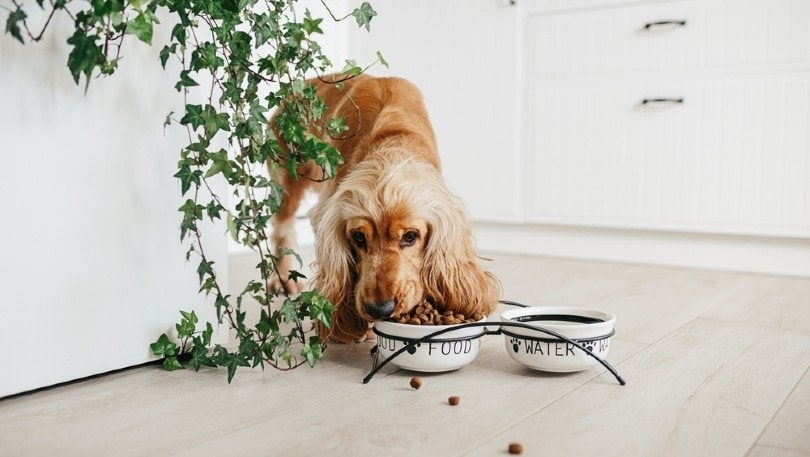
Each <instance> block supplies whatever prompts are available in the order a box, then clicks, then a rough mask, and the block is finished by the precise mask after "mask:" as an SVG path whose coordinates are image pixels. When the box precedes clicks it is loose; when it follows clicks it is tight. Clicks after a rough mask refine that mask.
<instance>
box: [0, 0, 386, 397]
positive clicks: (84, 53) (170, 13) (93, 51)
mask: <svg viewBox="0 0 810 457" xmlns="http://www.w3.org/2000/svg"><path fill="white" fill-rule="evenodd" d="M2 1H6V0H2ZM297 1H298V0H148V1H147V0H89V1H85V0H47V1H46V0H36V4H37V7H39V8H41V9H42V10H43V11H44V13H45V14H44V17H45V20H44V22H43V23H42V24H41V25H40V26H39V27H33V28H32V26H31V25H30V24H29V17H28V14H27V13H26V6H25V5H24V3H23V2H20V1H18V0H10V4H4V3H0V8H1V9H3V10H5V11H6V12H7V14H8V16H7V19H6V33H8V34H10V35H11V36H12V37H14V38H15V39H17V40H18V41H19V42H21V43H25V42H26V40H28V41H39V40H41V39H42V37H43V36H44V34H45V32H46V30H47V28H48V26H49V25H50V24H51V22H52V19H53V17H54V16H55V15H56V14H66V15H68V16H69V17H70V18H71V19H72V20H73V23H74V30H73V33H72V35H71V36H70V37H69V38H68V39H67V43H68V44H69V45H70V47H71V48H70V49H71V50H70V53H69V55H68V60H67V67H68V69H69V71H70V73H71V75H72V76H73V79H74V81H75V82H76V83H77V84H80V83H81V81H82V80H83V81H84V88H85V90H87V88H88V85H89V83H90V81H91V79H92V78H94V77H96V76H98V75H111V74H113V73H114V72H115V70H116V69H117V68H118V65H119V62H120V60H121V57H122V55H121V52H122V49H123V45H124V41H125V38H126V37H128V36H134V37H135V38H137V39H138V40H139V41H141V42H143V43H146V44H147V45H153V46H154V44H153V43H152V39H153V32H154V28H155V27H156V26H157V25H158V24H160V21H161V20H163V21H167V22H169V23H170V24H173V25H172V29H171V34H170V39H169V42H168V43H166V44H165V45H163V46H162V48H161V51H160V64H161V65H162V66H163V68H164V69H166V68H167V64H168V63H169V62H170V60H174V61H176V62H177V64H178V65H172V67H173V68H180V70H179V74H178V78H177V82H176V84H175V86H174V87H175V89H176V90H177V91H178V92H179V93H180V94H181V96H182V97H183V100H184V105H185V108H184V109H185V111H184V112H183V113H178V114H175V113H169V115H168V116H167V117H166V119H165V125H166V126H170V125H178V126H180V127H181V128H183V129H185V131H186V132H187V138H188V144H187V145H186V146H184V147H183V148H182V150H181V151H180V159H179V161H178V165H177V172H176V173H175V175H174V176H175V177H176V178H177V179H178V180H179V182H180V190H181V193H182V195H183V198H184V202H183V204H182V205H181V206H180V208H179V211H180V212H181V213H182V222H181V224H180V238H181V240H182V241H183V242H184V243H187V245H188V249H187V251H186V254H185V257H186V260H187V261H191V260H192V258H194V259H195V260H196V261H198V266H197V273H198V276H199V283H200V292H202V293H204V294H205V295H206V296H209V297H211V298H213V302H214V306H215V307H216V312H217V318H218V322H219V323H220V324H223V323H224V324H227V326H228V327H229V328H230V329H232V330H233V331H234V332H235V334H236V342H235V343H236V344H235V346H236V347H235V349H229V348H227V347H225V346H222V345H215V346H214V347H213V348H212V347H210V346H211V338H212V335H213V329H214V326H213V325H212V324H211V323H210V322H207V323H205V325H204V326H203V327H204V328H203V329H202V330H199V329H198V324H199V322H198V317H197V315H196V313H194V312H193V311H192V312H186V311H181V320H180V322H178V323H177V324H176V325H175V329H176V332H177V339H176V340H174V341H172V339H170V338H169V336H168V335H166V334H163V335H160V337H159V338H158V339H157V340H156V341H155V342H154V343H152V344H151V346H150V348H151V351H152V353H153V354H154V355H156V356H159V357H162V358H163V365H164V367H165V368H167V369H169V370H175V369H181V368H184V367H185V366H186V365H190V366H191V367H193V368H194V369H195V370H199V368H200V367H202V366H209V367H226V368H227V374H228V382H231V380H232V379H233V376H234V374H235V372H236V370H237V368H238V367H254V368H255V367H257V366H261V367H262V368H264V367H265V365H269V366H272V367H275V368H278V369H281V370H287V369H292V368H295V367H298V366H300V365H303V364H308V365H310V366H314V365H315V363H316V362H317V361H318V360H319V359H320V358H321V357H322V355H323V349H324V348H325V345H324V342H323V341H322V340H321V339H320V338H319V336H318V335H317V332H315V331H314V327H313V325H312V323H313V322H315V321H318V322H320V323H321V324H323V325H324V326H326V327H331V325H332V312H333V311H334V306H333V305H332V304H331V303H329V301H328V300H327V299H326V298H324V297H323V296H322V295H321V294H319V293H318V292H317V291H306V292H303V293H301V294H299V295H298V296H295V297H292V296H288V295H287V294H286V293H285V292H284V291H283V290H274V289H273V288H272V287H271V285H270V284H271V281H270V279H271V278H272V277H273V275H277V274H278V272H277V270H276V263H277V262H278V261H279V257H278V256H277V255H276V254H275V253H274V252H275V251H274V250H273V248H272V246H271V245H270V237H269V233H268V231H269V221H270V218H271V217H272V216H273V215H274V214H275V213H276V212H278V210H279V206H280V204H281V201H282V199H283V196H284V189H282V188H281V186H280V185H279V184H278V183H276V182H275V181H274V180H272V178H268V177H266V175H265V174H264V173H263V172H262V171H263V169H264V168H265V167H266V166H269V167H271V168H272V169H274V171H278V170H287V171H288V172H289V173H292V174H295V173H296V172H297V170H298V168H299V166H300V165H302V164H304V163H307V162H309V161H314V162H315V163H316V164H318V165H319V166H320V167H321V168H322V169H323V172H324V176H326V177H327V178H331V177H333V176H334V174H335V171H336V169H337V167H338V166H339V165H340V164H341V162H342V159H341V156H340V153H339V152H338V151H337V150H336V149H335V148H334V147H333V146H331V145H330V144H329V143H327V142H324V141H322V140H320V139H318V138H317V137H315V136H314V135H312V134H310V133H309V130H308V129H309V128H310V127H311V126H316V128H317V129H319V130H320V131H322V132H325V133H327V134H329V135H332V136H339V135H340V134H341V133H343V132H345V131H346V130H347V127H346V125H345V123H344V122H343V119H325V118H324V112H325V110H326V106H325V104H324V102H323V100H322V99H320V98H319V97H318V96H317V95H316V93H315V90H314V88H313V87H311V86H308V85H307V84H306V78H307V76H311V75H312V74H316V75H323V74H324V73H326V72H327V71H329V70H330V69H331V68H333V64H332V62H331V61H330V60H329V59H328V57H327V56H326V55H324V53H323V52H322V48H321V46H320V45H319V44H318V42H317V38H318V37H319V36H321V35H323V30H322V29H321V25H322V23H323V19H322V18H316V17H314V16H313V15H312V13H311V11H310V10H309V9H304V11H303V12H302V11H300V10H301V8H300V7H297V5H296V4H297ZM320 4H321V6H322V7H323V10H324V11H325V12H326V13H328V15H329V16H330V18H331V20H335V21H342V20H344V19H348V18H354V20H355V21H356V23H357V25H358V26H359V27H363V28H365V29H367V30H368V29H369V27H370V23H371V20H372V18H373V17H374V16H375V15H376V12H375V11H374V9H373V8H372V7H371V5H369V4H368V3H366V2H364V3H362V4H361V5H360V6H359V7H357V8H355V9H354V10H353V11H351V12H350V13H348V14H346V15H345V16H342V17H338V16H336V15H335V14H334V13H333V11H332V10H331V9H330V7H329V5H328V4H327V2H326V0H321V2H320ZM377 62H379V63H381V64H383V65H387V64H386V62H385V60H384V59H383V57H382V55H380V54H379V53H377V61H376V62H374V63H372V65H373V64H375V63H377ZM366 68H367V67H366ZM364 70H365V69H364V68H362V67H360V66H358V64H357V63H356V62H355V61H353V60H347V61H346V62H345V65H344V66H342V70H341V71H340V73H341V74H342V77H341V78H338V80H337V81H334V83H336V84H339V83H340V82H341V79H342V80H345V79H348V78H352V77H354V76H356V75H359V74H361V73H362V72H363V71H364ZM192 100H201V102H199V103H194V102H192ZM274 110H275V112H276V119H277V121H276V129H277V130H278V132H279V134H280V135H281V136H282V137H283V139H284V142H285V143H286V145H287V146H288V150H282V148H281V146H280V144H279V138H277V137H276V134H275V133H274V131H273V130H271V129H269V128H268V122H269V114H270V113H271V112H273V111H274ZM214 179H224V180H225V181H227V183H228V185H229V191H230V192H231V195H230V197H231V198H232V199H233V201H234V202H235V205H233V206H232V207H233V208H234V209H229V207H228V205H226V203H225V201H226V197H227V196H224V195H219V194H218V193H217V192H216V191H215V190H214V186H213V185H211V182H212V180H214ZM214 220H224V222H225V225H226V226H227V228H228V232H229V233H230V235H231V236H232V237H233V238H234V240H236V241H237V242H239V243H241V244H242V245H245V246H247V247H249V248H250V249H251V250H253V251H254V252H256V253H257V254H258V256H259V263H258V264H257V265H256V278H254V279H251V280H249V281H248V282H247V284H246V285H245V287H244V289H243V290H241V291H238V293H236V294H235V295H232V294H228V293H226V292H225V288H224V287H223V285H222V284H221V281H220V279H219V277H218V275H217V269H216V265H215V264H214V261H213V260H211V259H210V258H209V257H208V255H207V254H206V251H205V240H204V239H203V236H202V233H201V231H200V224H202V223H207V221H214ZM281 254H282V255H293V256H295V257H297V259H298V262H299V265H300V263H301V259H300V257H298V255H297V254H296V253H294V252H292V251H289V250H285V251H283V252H282V253H281ZM291 274H292V275H293V277H294V278H296V279H298V278H303V275H302V274H301V273H300V272H298V271H293V272H292V273H291ZM285 279H286V278H285ZM246 297H250V298H252V299H253V300H255V301H256V302H258V303H259V305H260V306H261V312H260V314H259V319H258V321H257V322H253V323H250V324H249V323H248V322H246V316H247V312H246V311H245V310H244V309H243V301H244V299H245V298H246Z"/></svg>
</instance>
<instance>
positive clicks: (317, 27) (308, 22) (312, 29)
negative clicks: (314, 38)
mask: <svg viewBox="0 0 810 457" xmlns="http://www.w3.org/2000/svg"><path fill="white" fill-rule="evenodd" d="M321 22H323V19H320V18H318V19H312V16H311V15H310V13H309V11H306V12H305V13H304V22H303V24H302V26H303V28H304V30H305V31H306V32H307V34H309V35H312V34H313V33H320V34H323V30H321Z"/></svg>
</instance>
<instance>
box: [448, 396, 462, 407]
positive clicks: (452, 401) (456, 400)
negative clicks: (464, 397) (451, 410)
mask: <svg viewBox="0 0 810 457" xmlns="http://www.w3.org/2000/svg"><path fill="white" fill-rule="evenodd" d="M459 402H461V398H459V397H457V396H455V395H453V396H452V397H450V398H448V399H447V403H450V404H451V405H453V406H456V405H457V404H459Z"/></svg>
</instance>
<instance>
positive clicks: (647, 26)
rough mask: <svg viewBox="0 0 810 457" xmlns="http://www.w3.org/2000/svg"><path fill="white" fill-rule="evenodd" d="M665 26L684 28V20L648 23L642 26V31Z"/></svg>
mask: <svg viewBox="0 0 810 457" xmlns="http://www.w3.org/2000/svg"><path fill="white" fill-rule="evenodd" d="M666 25H677V26H678V27H686V19H679V20H674V21H657V22H648V23H646V24H644V30H650V29H651V28H653V27H662V26H666Z"/></svg>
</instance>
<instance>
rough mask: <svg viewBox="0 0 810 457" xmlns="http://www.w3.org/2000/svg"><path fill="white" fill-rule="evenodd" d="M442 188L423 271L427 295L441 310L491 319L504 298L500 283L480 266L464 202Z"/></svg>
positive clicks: (432, 218) (433, 215) (434, 214)
mask: <svg viewBox="0 0 810 457" xmlns="http://www.w3.org/2000/svg"><path fill="white" fill-rule="evenodd" d="M439 187H441V189H439V190H440V192H441V193H442V194H444V195H443V196H442V197H441V198H440V199H438V200H437V201H440V202H441V204H439V205H435V206H434V207H433V208H432V209H431V211H430V212H431V213H432V214H431V217H430V218H429V224H430V228H429V231H430V234H429V239H428V243H427V248H426V250H425V263H424V266H423V268H422V282H423V285H424V287H425V295H426V296H427V297H428V298H429V299H432V300H433V301H434V302H435V304H436V305H437V306H439V307H440V309H444V310H451V311H453V312H455V313H461V314H465V315H472V314H474V313H480V314H483V315H485V316H486V315H489V314H490V313H491V312H492V311H493V310H494V309H495V307H496V306H497V304H498V299H499V298H500V296H501V284H500V281H498V279H497V278H496V277H495V275H493V274H492V273H490V272H489V271H486V270H484V269H483V268H482V267H481V266H480V265H479V264H478V256H477V255H476V253H475V241H474V239H473V236H472V230H471V229H470V226H469V222H468V219H467V215H466V212H465V209H464V206H463V204H462V203H461V200H460V199H459V198H458V197H456V196H455V195H452V194H451V193H450V192H449V190H447V189H446V188H444V186H439Z"/></svg>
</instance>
